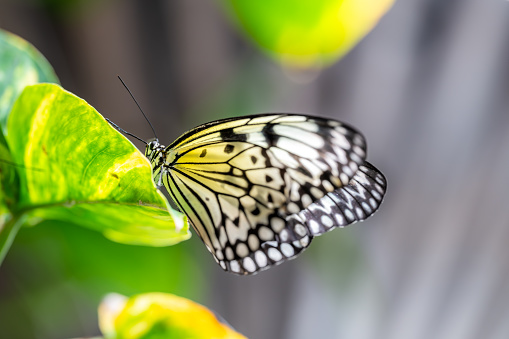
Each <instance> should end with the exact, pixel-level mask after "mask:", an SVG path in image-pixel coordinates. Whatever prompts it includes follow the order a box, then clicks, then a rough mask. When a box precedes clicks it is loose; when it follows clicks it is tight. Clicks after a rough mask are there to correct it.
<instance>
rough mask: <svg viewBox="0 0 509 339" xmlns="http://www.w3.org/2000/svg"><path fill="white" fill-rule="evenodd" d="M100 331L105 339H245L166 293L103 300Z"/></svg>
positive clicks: (201, 309)
mask: <svg viewBox="0 0 509 339" xmlns="http://www.w3.org/2000/svg"><path fill="white" fill-rule="evenodd" d="M99 327H100V328H101V331H102V332H103V334H104V337H105V338H108V339H113V338H115V339H163V338H164V339H183V338H185V339H205V338H206V339H246V337H244V336H243V335H241V334H240V333H237V332H235V331H234V330H233V329H231V328H230V327H229V326H228V325H226V324H224V323H222V322H220V321H219V320H218V319H217V317H216V316H215V315H214V313H212V312H211V311H210V310H209V309H207V308H206V307H204V306H202V305H200V304H197V303H195V302H193V301H191V300H188V299H185V298H181V297H177V296H175V295H172V294H167V293H146V294H141V295H137V296H134V297H131V298H127V297H124V296H121V295H119V294H110V295H108V296H106V298H105V299H104V300H103V302H102V303H101V305H100V306H99Z"/></svg>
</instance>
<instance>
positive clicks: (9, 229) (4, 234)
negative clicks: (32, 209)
mask: <svg viewBox="0 0 509 339" xmlns="http://www.w3.org/2000/svg"><path fill="white" fill-rule="evenodd" d="M23 220H24V217H23V214H17V215H14V216H11V217H10V218H7V219H6V220H3V222H2V223H1V224H0V265H1V264H2V262H3V260H4V258H5V256H6V255H7V252H8V251H9V249H10V248H11V245H12V242H13V241H14V238H15V237H16V234H18V231H19V229H20V227H21V225H22V224H23Z"/></svg>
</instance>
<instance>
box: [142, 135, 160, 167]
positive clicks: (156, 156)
mask: <svg viewBox="0 0 509 339" xmlns="http://www.w3.org/2000/svg"><path fill="white" fill-rule="evenodd" d="M164 154H165V146H163V145H161V144H160V143H159V140H157V139H155V140H152V141H150V142H148V143H147V147H146V148H145V156H146V157H147V158H148V160H149V161H150V162H151V163H152V164H154V165H156V166H158V165H159V166H160V165H161V164H162V162H164Z"/></svg>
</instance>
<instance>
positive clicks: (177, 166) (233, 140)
mask: <svg viewBox="0 0 509 339" xmlns="http://www.w3.org/2000/svg"><path fill="white" fill-rule="evenodd" d="M165 152H166V154H167V163H166V166H167V169H166V173H164V175H163V181H164V184H165V186H166V187H167V189H168V191H169V193H170V195H171V197H172V198H173V199H174V200H175V202H176V203H177V205H178V206H179V208H180V209H181V210H182V211H183V212H184V213H185V214H186V215H187V216H188V219H189V220H190V221H191V223H192V225H193V226H194V228H195V230H196V231H197V233H198V235H199V236H200V237H201V238H202V240H203V241H204V243H205V244H206V246H207V248H208V249H209V251H210V252H211V253H212V255H213V256H214V258H215V259H216V261H217V262H218V263H219V264H220V265H221V267H222V268H223V269H225V270H227V271H232V272H234V273H238V274H251V273H255V272H257V271H259V270H263V269H266V268H268V267H270V266H272V265H275V264H278V263H281V262H283V261H284V260H287V259H291V258H293V257H295V256H296V255H298V254H299V253H300V252H301V251H302V250H304V249H305V248H306V247H307V246H308V245H309V243H310V241H311V239H312V237H313V236H315V235H319V234H321V233H323V232H325V231H326V230H328V229H330V228H331V227H334V226H344V225H343V224H341V223H337V224H334V226H330V227H326V226H328V224H329V221H327V220H326V217H325V214H323V213H321V212H320V211H329V212H330V213H329V214H328V217H329V218H332V219H338V218H339V216H340V215H341V216H342V217H343V218H345V224H346V221H350V220H349V219H348V217H349V216H350V214H349V212H348V211H349V210H348V209H352V213H357V212H356V208H357V205H355V202H356V201H358V200H355V199H356V198H359V199H360V200H359V201H360V202H359V204H360V208H361V209H363V208H364V207H365V206H364V205H365V204H363V203H368V204H369V203H370V201H371V200H370V199H375V201H376V203H377V204H379V202H380V201H381V196H383V192H384V191H385V185H384V183H385V179H383V180H382V181H383V183H379V184H378V185H379V186H381V187H383V192H379V195H380V199H376V197H375V196H373V195H372V192H371V191H370V190H372V187H371V186H372V185H374V182H373V180H376V179H372V177H371V176H374V177H373V178H378V177H377V173H379V172H378V171H377V170H376V169H375V168H374V167H372V166H371V165H369V164H367V163H365V156H366V147H365V141H364V138H363V136H362V135H361V134H360V133H358V132H357V131H356V130H354V129H353V128H351V127H349V126H347V125H344V124H342V123H340V122H337V121H334V120H328V119H323V118H319V117H311V116H304V115H292V114H268V115H255V116H251V117H242V118H231V119H224V120H219V121H215V122H212V123H208V124H204V125H202V126H199V127H197V128H195V129H193V130H191V131H189V132H188V133H185V134H184V135H182V136H181V137H180V138H178V139H177V140H176V141H175V142H174V143H172V144H171V145H170V146H168V147H167V148H166V150H165ZM359 166H360V167H359ZM163 172H164V170H163ZM370 175H371V176H370ZM380 175H381V174H380ZM352 178H354V179H352ZM382 178H383V176H382ZM362 185H366V189H367V190H363V189H362V187H363V186H362ZM368 194H371V195H370V196H369V197H368ZM362 199H364V200H365V201H364V200H362ZM361 200H362V201H361ZM330 201H333V202H334V204H335V205H334V206H335V207H334V208H332V209H331V208H329V209H327V204H331V202H330ZM354 201H355V202H354ZM353 205H355V207H352V206H353ZM345 206H346V207H345ZM376 207H378V205H377V206H376ZM374 210H376V208H374V207H373V208H372V211H371V210H370V211H371V212H370V211H367V209H363V211H364V216H365V217H367V216H368V215H369V214H371V213H372V212H374ZM324 213H325V212H324ZM322 219H323V220H322ZM332 219H331V220H332ZM357 220H363V219H362V217H361V216H360V215H355V217H354V220H351V222H355V221H357ZM324 221H325V226H324V225H323V224H322V226H321V228H320V227H318V231H315V230H316V226H315V224H314V223H315V222H322V223H323V222H324ZM351 222H349V223H351ZM297 225H302V226H303V227H304V230H303V229H301V228H300V227H299V226H297ZM324 227H326V228H327V229H325V228H324Z"/></svg>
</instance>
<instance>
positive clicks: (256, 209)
mask: <svg viewBox="0 0 509 339" xmlns="http://www.w3.org/2000/svg"><path fill="white" fill-rule="evenodd" d="M251 214H252V215H259V214H260V210H259V209H258V207H256V208H255V209H254V210H252V211H251Z"/></svg>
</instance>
